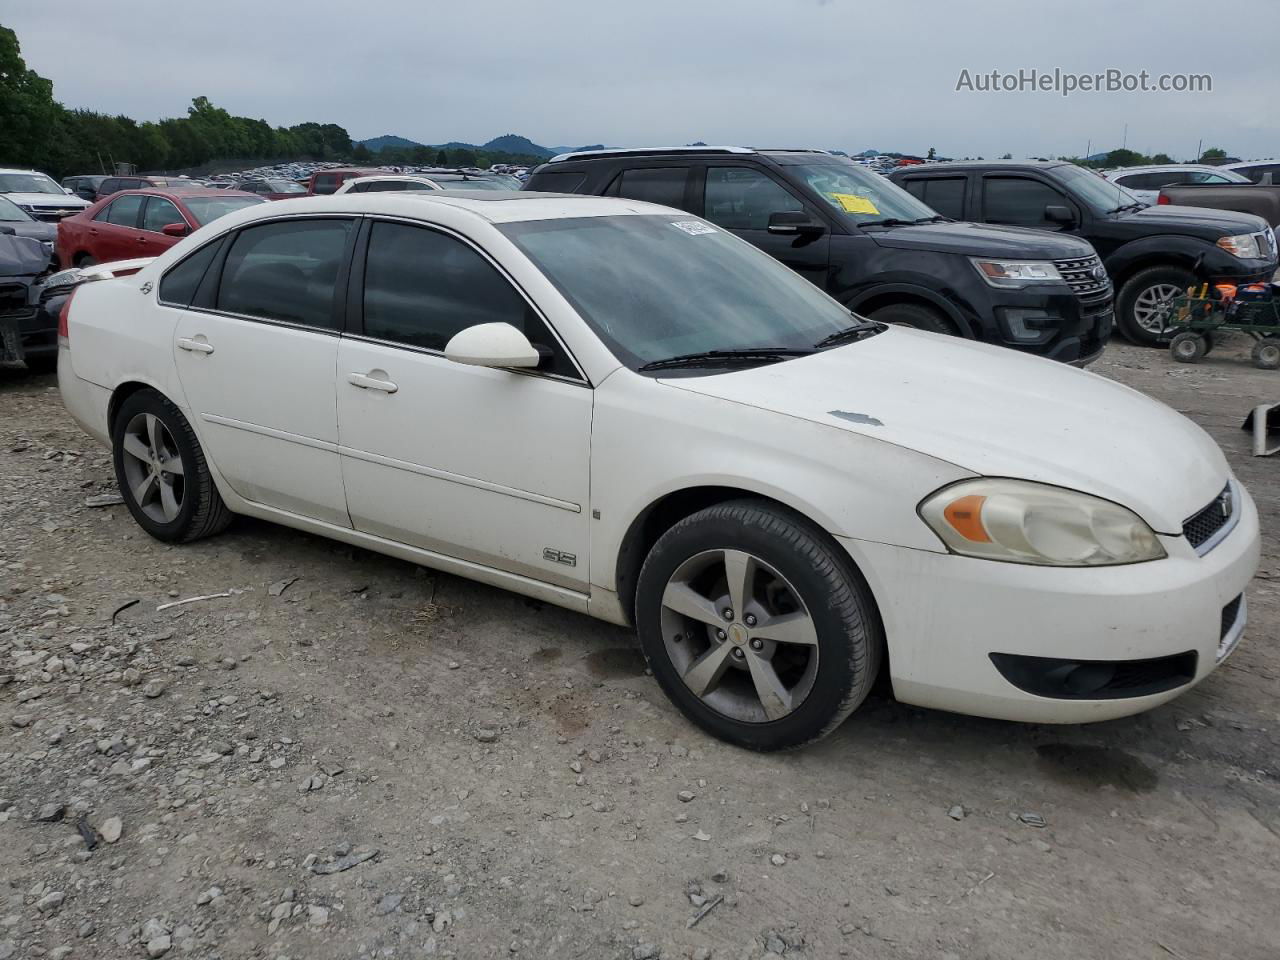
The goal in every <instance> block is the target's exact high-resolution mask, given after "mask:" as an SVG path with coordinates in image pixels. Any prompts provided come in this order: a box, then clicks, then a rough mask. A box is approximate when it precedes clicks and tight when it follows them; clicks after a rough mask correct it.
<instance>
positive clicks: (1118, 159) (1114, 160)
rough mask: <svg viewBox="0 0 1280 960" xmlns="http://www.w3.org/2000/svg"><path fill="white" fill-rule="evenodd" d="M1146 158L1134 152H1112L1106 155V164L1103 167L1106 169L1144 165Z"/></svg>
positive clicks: (1122, 150)
mask: <svg viewBox="0 0 1280 960" xmlns="http://www.w3.org/2000/svg"><path fill="white" fill-rule="evenodd" d="M1146 162H1147V158H1146V157H1145V156H1144V155H1143V154H1141V153H1138V151H1136V150H1124V149H1121V150H1112V151H1111V152H1110V153H1108V154H1107V159H1106V162H1105V163H1104V164H1103V166H1107V167H1134V166H1137V165H1138V164H1141V163H1146Z"/></svg>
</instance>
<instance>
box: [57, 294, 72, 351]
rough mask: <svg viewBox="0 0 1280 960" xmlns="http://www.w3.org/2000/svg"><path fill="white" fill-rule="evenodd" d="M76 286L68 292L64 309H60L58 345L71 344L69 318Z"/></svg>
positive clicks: (63, 304)
mask: <svg viewBox="0 0 1280 960" xmlns="http://www.w3.org/2000/svg"><path fill="white" fill-rule="evenodd" d="M75 296H76V288H74V287H73V288H72V290H71V292H70V293H68V294H67V299H66V300H64V301H63V303H62V309H61V310H59V311H58V345H59V346H61V345H63V344H66V345H68V346H70V344H71V331H70V328H69V326H68V323H67V319H68V317H69V316H70V314H71V301H72V300H74V299H75Z"/></svg>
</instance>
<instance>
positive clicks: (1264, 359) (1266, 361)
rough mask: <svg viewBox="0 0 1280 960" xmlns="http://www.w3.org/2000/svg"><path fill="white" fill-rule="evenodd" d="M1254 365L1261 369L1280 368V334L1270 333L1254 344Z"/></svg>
mask: <svg viewBox="0 0 1280 960" xmlns="http://www.w3.org/2000/svg"><path fill="white" fill-rule="evenodd" d="M1253 365H1254V366H1255V367H1257V368H1258V369H1260V370H1280V336H1276V335H1275V334H1269V335H1267V336H1265V337H1263V338H1262V339H1261V340H1259V341H1258V342H1257V343H1255V344H1254V345H1253Z"/></svg>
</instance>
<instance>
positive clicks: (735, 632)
mask: <svg viewBox="0 0 1280 960" xmlns="http://www.w3.org/2000/svg"><path fill="white" fill-rule="evenodd" d="M729 642H730V643H732V644H733V645H734V646H735V647H742V646H746V643H747V628H746V627H744V626H743V625H742V624H740V623H733V624H730V625H729Z"/></svg>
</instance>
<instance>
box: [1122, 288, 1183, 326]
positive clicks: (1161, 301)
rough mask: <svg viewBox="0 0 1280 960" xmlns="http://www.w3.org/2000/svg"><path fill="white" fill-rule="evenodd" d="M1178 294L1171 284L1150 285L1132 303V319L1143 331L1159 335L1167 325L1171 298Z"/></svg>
mask: <svg viewBox="0 0 1280 960" xmlns="http://www.w3.org/2000/svg"><path fill="white" fill-rule="evenodd" d="M1179 293H1181V290H1179V289H1178V288H1177V287H1175V286H1174V285H1173V284H1171V283H1156V284H1152V285H1151V286H1149V287H1147V288H1146V289H1145V290H1143V291H1142V292H1141V293H1139V294H1138V296H1137V298H1136V299H1135V300H1134V301H1133V319H1134V320H1135V321H1137V324H1138V326H1140V327H1141V328H1142V329H1143V330H1146V331H1148V332H1150V333H1159V332H1160V331H1161V330H1163V329H1164V328H1165V327H1166V326H1167V325H1168V323H1169V317H1170V314H1171V312H1172V310H1173V298H1174V297H1176V296H1178V294H1179Z"/></svg>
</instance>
